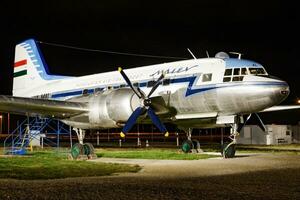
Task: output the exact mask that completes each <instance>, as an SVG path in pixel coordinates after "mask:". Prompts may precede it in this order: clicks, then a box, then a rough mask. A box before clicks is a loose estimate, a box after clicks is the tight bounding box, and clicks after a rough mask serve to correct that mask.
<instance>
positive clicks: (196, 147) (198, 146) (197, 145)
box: [192, 140, 200, 150]
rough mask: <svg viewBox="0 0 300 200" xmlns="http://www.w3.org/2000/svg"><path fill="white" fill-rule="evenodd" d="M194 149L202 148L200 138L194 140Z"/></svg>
mask: <svg viewBox="0 0 300 200" xmlns="http://www.w3.org/2000/svg"><path fill="white" fill-rule="evenodd" d="M192 142H193V149H196V150H197V149H200V142H199V141H198V140H193V141H192Z"/></svg>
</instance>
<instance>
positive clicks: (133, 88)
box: [118, 67, 145, 98]
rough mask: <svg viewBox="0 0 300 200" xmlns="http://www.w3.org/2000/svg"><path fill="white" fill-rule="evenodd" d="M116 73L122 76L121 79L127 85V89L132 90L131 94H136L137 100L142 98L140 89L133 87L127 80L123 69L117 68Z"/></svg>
mask: <svg viewBox="0 0 300 200" xmlns="http://www.w3.org/2000/svg"><path fill="white" fill-rule="evenodd" d="M118 71H119V72H120V73H121V75H122V76H123V78H124V79H125V81H126V83H127V84H128V85H129V87H130V88H131V89H132V90H133V92H134V93H135V94H136V96H138V97H139V98H142V97H143V96H145V95H143V94H142V93H141V91H140V89H139V88H138V89H136V88H135V87H133V85H132V83H131V81H130V80H129V78H128V76H127V75H126V74H125V72H124V71H123V69H122V68H121V67H119V68H118Z"/></svg>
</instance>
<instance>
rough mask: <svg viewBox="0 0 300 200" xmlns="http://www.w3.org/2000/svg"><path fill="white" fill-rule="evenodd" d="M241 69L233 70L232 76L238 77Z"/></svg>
mask: <svg viewBox="0 0 300 200" xmlns="http://www.w3.org/2000/svg"><path fill="white" fill-rule="evenodd" d="M240 71H241V68H235V69H234V71H233V75H240Z"/></svg>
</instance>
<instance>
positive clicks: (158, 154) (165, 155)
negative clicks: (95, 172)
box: [96, 148, 219, 160]
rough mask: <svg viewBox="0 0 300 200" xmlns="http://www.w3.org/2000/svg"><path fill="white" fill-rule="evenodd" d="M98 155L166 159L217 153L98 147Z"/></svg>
mask: <svg viewBox="0 0 300 200" xmlns="http://www.w3.org/2000/svg"><path fill="white" fill-rule="evenodd" d="M96 154H97V156H98V157H107V158H137V159H164V160H198V159H207V158H213V157H219V156H215V155H207V154H191V153H183V152H182V151H181V150H178V149H152V148H149V149H148V148H147V149H145V148H143V149H138V148H137V149H128V148H126V149H120V148H119V149H97V150H96Z"/></svg>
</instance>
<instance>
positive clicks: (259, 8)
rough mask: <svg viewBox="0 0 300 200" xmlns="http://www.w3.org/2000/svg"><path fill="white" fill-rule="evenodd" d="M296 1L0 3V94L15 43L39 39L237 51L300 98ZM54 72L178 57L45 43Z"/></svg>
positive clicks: (172, 50) (141, 49)
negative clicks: (63, 46)
mask: <svg viewBox="0 0 300 200" xmlns="http://www.w3.org/2000/svg"><path fill="white" fill-rule="evenodd" d="M294 2H296V1H291V2H288V1H280V0H273V1H261V0H260V1H257V0H246V1H242V0H223V1H216V0H202V1H200V0H199V1H198V0H195V1H191V0H185V1H174V0H173V1H125V0H122V1H121V0H119V1H99V0H95V1H92V0H90V1H79V0H63V1H62V0H52V1H1V6H0V22H1V23H0V25H1V29H0V31H1V36H2V37H1V46H0V70H1V71H0V84H1V87H0V93H1V94H11V88H12V71H13V68H12V66H13V58H14V47H15V44H16V43H18V42H20V41H22V40H25V39H28V38H35V39H36V40H39V41H44V42H51V43H58V44H64V45H71V46H77V47H83V48H91V49H100V50H110V51H119V52H130V53H140V54H151V55H164V56H178V57H186V58H191V56H190V55H189V53H188V51H187V50H186V48H190V49H191V50H192V51H193V53H194V54H195V55H196V57H205V56H206V54H205V51H206V50H208V51H209V53H210V55H211V56H212V55H214V54H215V53H217V52H219V51H227V52H228V51H238V52H241V53H243V54H244V55H243V57H244V58H247V59H252V60H255V61H257V62H259V63H261V64H262V65H264V66H265V68H266V70H267V71H268V73H269V74H271V75H274V76H278V77H280V78H282V79H284V80H286V81H287V82H288V83H289V85H290V89H291V94H290V96H289V98H288V99H287V100H286V101H285V102H284V103H286V104H295V103H296V99H297V97H298V96H300V88H299V87H298V79H299V74H300V73H299V72H300V70H299V67H300V66H299V62H298V61H297V59H298V57H299V55H298V54H299V50H298V48H299V46H298V45H297V44H298V43H299V37H300V34H299V30H298V28H299V25H300V23H299V19H298V16H299V14H298V13H299V11H298V6H296V5H295V4H296V3H294ZM40 47H41V49H42V52H43V54H44V57H45V60H46V61H47V63H48V65H49V67H50V71H51V72H52V73H54V74H64V75H77V76H81V75H86V74H93V73H99V72H103V71H111V70H116V69H117V67H118V66H122V67H123V68H130V67H137V66H142V65H148V64H155V63H161V62H168V61H174V60H172V59H158V58H155V59H153V58H152V59H150V58H143V57H135V56H121V55H113V54H105V53H96V52H85V51H79V50H74V49H66V48H60V47H55V46H49V45H45V44H40Z"/></svg>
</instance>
